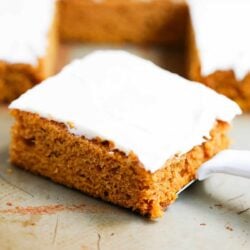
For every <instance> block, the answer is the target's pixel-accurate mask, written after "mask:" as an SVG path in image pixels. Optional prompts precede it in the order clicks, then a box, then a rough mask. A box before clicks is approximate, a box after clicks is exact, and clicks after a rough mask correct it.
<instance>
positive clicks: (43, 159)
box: [10, 51, 241, 218]
mask: <svg viewBox="0 0 250 250" xmlns="http://www.w3.org/2000/svg"><path fill="white" fill-rule="evenodd" d="M96 72H98V74H97V73H96ZM58 89H60V91H56V90H58ZM54 93H57V97H56V102H55V96H54V95H55V94H54ZM10 109H11V110H12V114H13V116H14V117H15V119H16V122H15V125H14V126H13V130H12V143H11V150H10V157H11V161H12V163H14V164H16V165H17V166H20V167H22V168H24V169H27V170H29V171H32V172H33V173H37V174H40V175H44V176H46V177H49V178H51V179H52V180H54V181H56V182H59V183H62V184H64V185H67V186H70V187H73V188H76V189H79V190H81V191H83V192H85V193H87V194H89V195H92V196H94V197H99V198H102V199H103V200H106V201H110V202H112V203H114V204H118V205H120V206H123V207H126V208H131V209H132V210H134V211H138V212H139V213H141V214H142V215H147V216H149V217H151V218H156V217H159V216H161V215H162V213H163V210H164V209H165V208H166V207H167V206H168V205H169V204H171V203H172V202H173V201H174V200H175V199H176V197H177V195H176V193H177V192H178V190H180V189H181V188H182V187H183V186H184V185H185V184H187V183H188V182H189V181H190V180H192V179H194V177H195V172H196V170H197V168H198V167H199V166H200V165H201V164H202V163H203V162H204V161H206V160H208V159H209V158H211V157H212V156H213V155H214V154H216V153H218V152H219V151H220V150H222V149H224V148H226V147H227V146H228V138H227V136H226V132H227V130H228V127H229V123H230V122H231V120H232V119H233V118H234V116H235V115H237V114H240V112H241V111H240V109H239V107H238V106H237V105H236V104H235V103H234V102H232V101H231V100H229V99H227V98H226V97H224V96H222V95H219V94H217V93H215V92H214V91H213V90H211V89H209V88H207V87H205V86H203V85H201V84H198V83H193V82H189V81H188V80H185V79H183V78H181V77H179V76H177V75H175V74H172V73H170V72H167V71H165V70H163V69H161V68H159V67H157V66H156V65H154V64H153V63H151V62H149V61H146V60H143V59H141V58H138V57H136V56H133V55H130V54H128V53H125V52H122V51H99V52H95V53H93V54H91V55H88V56H87V57H86V58H84V59H82V60H78V61H75V62H73V63H71V64H70V65H69V66H67V67H65V69H64V70H63V71H62V72H61V73H59V74H58V75H57V76H54V77H51V78H49V79H48V80H46V81H44V82H43V83H42V84H40V85H38V86H36V87H34V88H33V89H31V90H29V91H28V92H26V93H25V94H24V95H22V96H21V97H20V98H18V99H17V100H16V101H14V102H13V103H12V104H11V105H10Z"/></svg>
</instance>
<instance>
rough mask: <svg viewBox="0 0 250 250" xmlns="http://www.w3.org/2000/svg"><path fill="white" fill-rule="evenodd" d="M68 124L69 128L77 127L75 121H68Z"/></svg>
mask: <svg viewBox="0 0 250 250" xmlns="http://www.w3.org/2000/svg"><path fill="white" fill-rule="evenodd" d="M67 124H68V126H69V128H70V129H72V128H74V127H75V125H74V123H73V122H67Z"/></svg>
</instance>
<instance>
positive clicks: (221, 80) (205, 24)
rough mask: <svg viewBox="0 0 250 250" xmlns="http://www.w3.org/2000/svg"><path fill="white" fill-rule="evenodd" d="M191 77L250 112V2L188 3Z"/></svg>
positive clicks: (189, 71) (241, 0)
mask: <svg viewBox="0 0 250 250" xmlns="http://www.w3.org/2000/svg"><path fill="white" fill-rule="evenodd" d="M188 3H189V11H190V17H191V25H190V28H189V35H188V36H189V39H188V64H187V66H188V75H189V78H190V79H191V80H195V81H199V82H202V83H204V84H206V85H207V86H209V87H211V88H213V89H215V90H216V91H218V92H219V93H222V94H224V95H226V96H228V97H230V98H231V99H233V100H235V101H236V102H238V103H239V104H240V106H241V107H242V109H243V110H245V111H250V47H249V44H250V33H249V32H248V26H249V23H250V15H249V11H250V2H249V1H245V0H239V1H235V0H231V1H226V0H221V1H206V0H188Z"/></svg>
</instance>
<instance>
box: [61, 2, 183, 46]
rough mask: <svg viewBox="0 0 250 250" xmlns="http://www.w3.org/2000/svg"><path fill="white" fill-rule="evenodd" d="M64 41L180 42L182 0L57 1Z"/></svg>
mask: <svg viewBox="0 0 250 250" xmlns="http://www.w3.org/2000/svg"><path fill="white" fill-rule="evenodd" d="M59 13H60V17H61V18H60V35H61V37H62V39H63V40H64V41H82V42H104V43H124V42H132V43H137V44H138V43H139V44H145V43H146V44H148V43H151V44H152V43H153V44H168V45H169V44H172V45H175V44H180V43H183V41H184V37H185V34H186V33H185V31H186V20H187V17H188V8H187V4H186V2H185V1H184V0H153V1H147V0H146V1H144V0H143V1H142V0H126V1H124V0H101V1H99V0H96V1H95V0H60V1H59Z"/></svg>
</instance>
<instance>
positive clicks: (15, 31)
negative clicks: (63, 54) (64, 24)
mask: <svg viewBox="0 0 250 250" xmlns="http://www.w3.org/2000/svg"><path fill="white" fill-rule="evenodd" d="M54 6H55V1H54V0H39V1H36V0H0V34H1V39H0V60H4V61H6V62H9V63H27V64H31V65H34V66H36V65H37V63H38V59H39V58H40V57H43V56H44V55H45V53H46V49H47V45H48V32H49V29H50V26H51V23H52V20H53V15H54Z"/></svg>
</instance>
